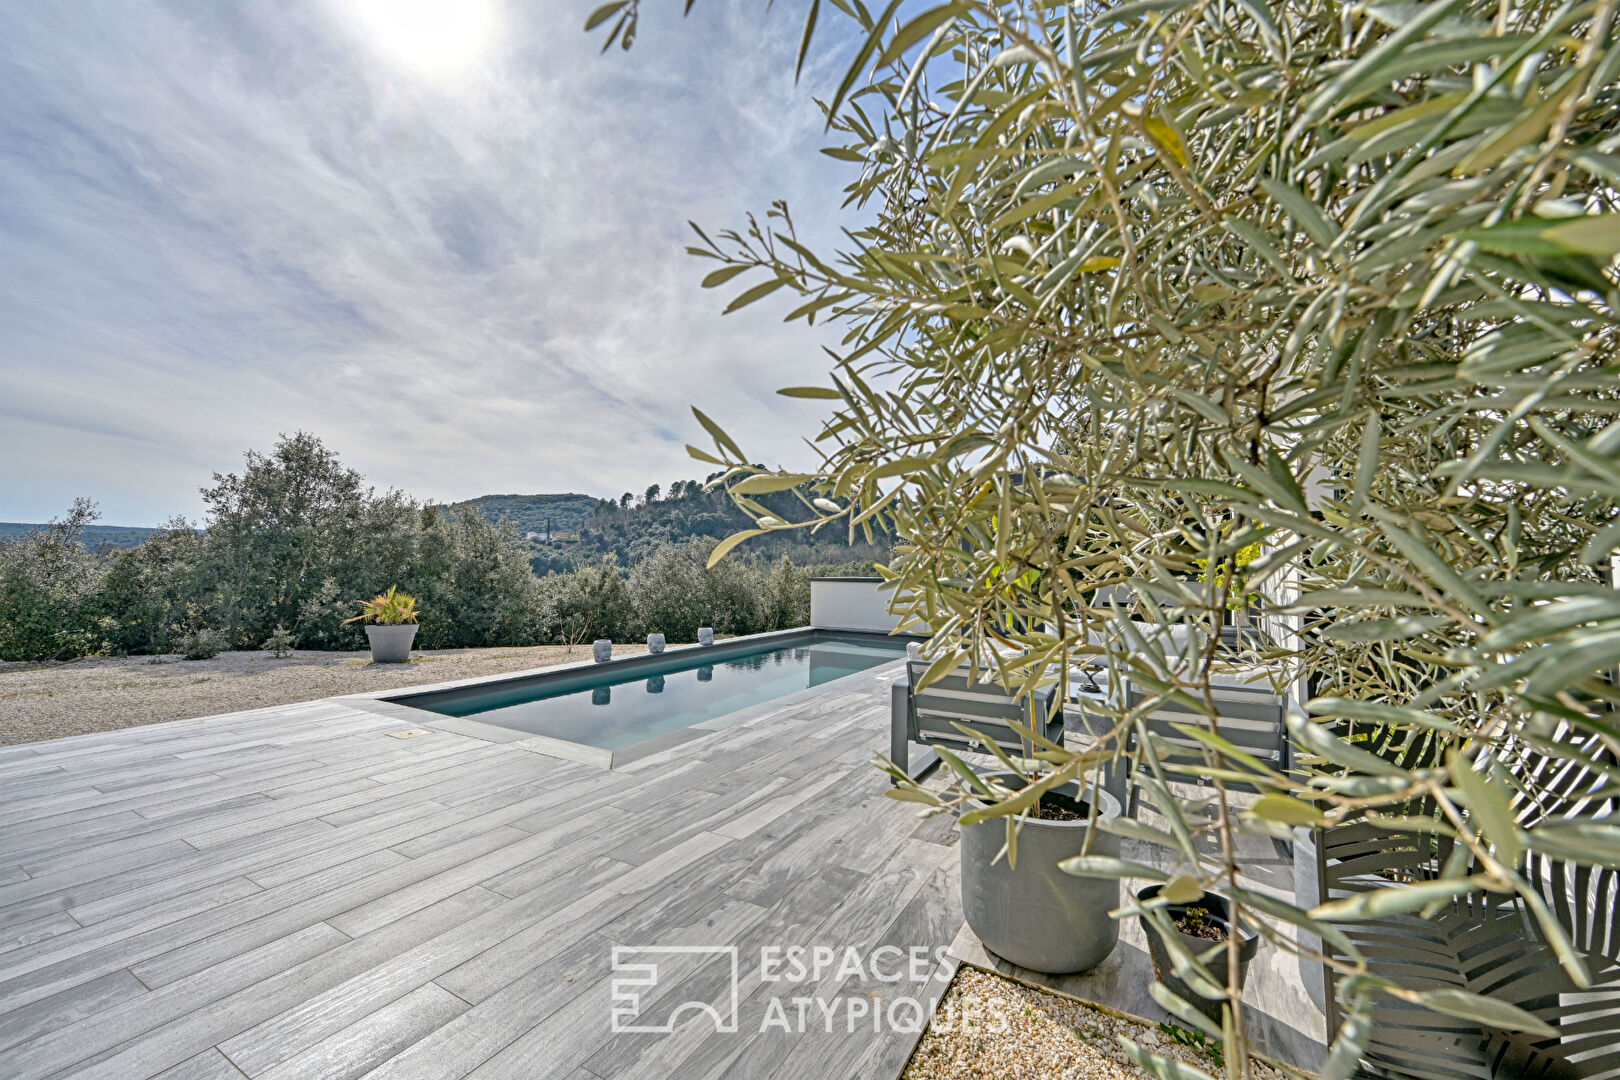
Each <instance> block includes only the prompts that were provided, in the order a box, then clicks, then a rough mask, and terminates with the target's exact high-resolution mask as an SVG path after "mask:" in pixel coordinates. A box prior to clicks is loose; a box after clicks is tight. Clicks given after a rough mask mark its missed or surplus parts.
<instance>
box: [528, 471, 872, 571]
mask: <svg viewBox="0 0 1620 1080" xmlns="http://www.w3.org/2000/svg"><path fill="white" fill-rule="evenodd" d="M757 501H758V502H760V503H762V504H763V505H764V506H765V507H766V508H767V509H770V510H772V511H774V512H776V513H777V515H778V516H780V517H782V518H783V519H785V520H793V519H798V518H801V517H802V516H803V507H802V506H801V505H800V504H799V503H798V501H797V500H796V499H795V498H794V496H793V493H792V492H779V493H777V494H774V495H764V496H759V497H758V498H757ZM599 506H600V509H599V510H598V512H597V513H596V514H595V515H594V516H592V517H590V518H589V519H587V520H586V521H584V522H583V523H582V524H581V525H580V530H579V535H578V537H577V539H572V538H571V539H565V540H559V541H553V542H551V543H546V542H545V541H543V540H532V541H529V548H530V558H529V563H530V565H531V566H533V567H534V571H535V573H537V574H541V575H544V574H546V573H549V572H552V571H566V570H572V569H574V568H576V567H579V566H582V565H585V564H589V563H595V562H599V561H600V560H601V558H602V556H604V555H613V556H615V557H616V558H617V560H618V562H619V565H621V566H624V567H631V566H635V565H636V564H637V563H639V562H641V561H642V560H643V559H645V558H647V557H648V556H649V555H651V554H652V553H653V552H654V551H656V550H658V549H659V548H660V547H663V546H665V545H667V544H683V543H686V542H687V541H689V540H722V539H724V538H725V537H727V536H730V535H731V534H732V533H734V532H738V531H740V530H742V529H749V528H753V527H754V523H753V522H752V521H751V520H750V519H749V518H748V515H746V514H744V513H743V512H742V511H741V510H739V509H737V507H736V506H735V505H733V504H732V502H731V500H730V499H729V498H728V497H727V496H726V494H725V492H723V491H720V490H718V489H715V490H712V491H705V490H704V489H703V482H702V481H699V480H677V481H676V482H675V483H673V484H671V485H670V486H669V488H668V489H667V490H666V489H664V488H662V487H660V486H658V485H654V486H653V487H651V488H648V489H647V491H646V492H644V493H643V494H642V495H639V496H633V495H631V494H629V493H626V494H625V495H624V496H622V497H621V498H620V499H619V500H618V501H617V502H615V501H612V500H605V501H604V502H602V503H601V504H599ZM737 555H738V556H741V557H743V558H751V559H757V560H761V561H769V562H775V561H777V560H779V559H782V558H788V559H791V560H792V561H793V562H794V563H795V564H796V565H798V566H803V567H812V568H814V567H821V566H832V565H843V564H848V563H854V562H860V563H867V564H870V563H871V562H873V561H880V562H881V561H887V559H888V557H889V548H888V545H887V544H877V545H872V544H867V543H864V542H862V543H858V544H855V545H853V546H852V545H850V544H849V542H848V533H847V532H845V531H843V530H842V529H839V530H836V531H824V532H820V533H811V532H810V531H809V530H807V529H793V530H787V531H782V532H776V533H772V534H770V535H768V536H756V537H754V538H752V539H751V540H748V541H745V542H744V543H743V544H742V546H740V547H739V548H737Z"/></svg>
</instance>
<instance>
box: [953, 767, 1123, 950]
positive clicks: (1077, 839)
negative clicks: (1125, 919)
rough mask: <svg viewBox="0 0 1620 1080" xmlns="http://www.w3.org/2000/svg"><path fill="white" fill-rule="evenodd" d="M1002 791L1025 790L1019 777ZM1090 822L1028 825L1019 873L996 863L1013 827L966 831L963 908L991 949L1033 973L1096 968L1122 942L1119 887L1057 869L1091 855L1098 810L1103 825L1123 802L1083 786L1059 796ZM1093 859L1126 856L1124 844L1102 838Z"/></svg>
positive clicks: (990, 825) (1006, 780) (1009, 776)
mask: <svg viewBox="0 0 1620 1080" xmlns="http://www.w3.org/2000/svg"><path fill="white" fill-rule="evenodd" d="M990 778H993V779H995V780H996V781H998V782H1000V783H1001V784H1003V785H1005V786H1007V787H1010V788H1018V787H1021V786H1023V781H1022V780H1021V779H1020V778H1019V777H1018V776H1017V775H1015V774H1013V773H997V774H994V776H993V777H990ZM1053 790H1054V792H1055V793H1056V794H1057V795H1059V796H1062V797H1066V798H1067V800H1069V805H1070V806H1071V807H1073V808H1075V809H1076V811H1077V812H1079V813H1080V814H1082V815H1083V816H1082V817H1081V818H1079V819H1077V820H1070V821H1055V820H1039V819H1037V820H1026V821H1025V822H1024V823H1023V825H1022V826H1021V827H1020V829H1019V833H1018V865H1017V866H1016V867H1014V866H1010V865H1008V862H1007V859H1006V857H1005V856H1002V858H1000V859H997V858H996V855H997V853H999V852H1000V851H1001V848H1002V845H1003V844H1004V843H1005V842H1006V838H1007V831H1006V823H1005V821H1004V820H1003V819H1001V818H991V819H990V820H988V821H982V822H980V823H979V824H977V825H970V826H968V827H967V828H965V829H963V830H962V908H963V914H964V915H965V916H966V917H967V923H968V925H969V926H970V927H972V928H973V932H974V933H975V934H977V935H978V936H979V940H980V941H981V942H983V943H984V946H985V948H987V949H989V950H990V951H991V952H993V953H995V954H996V955H997V956H999V957H1001V958H1002V959H1004V960H1010V961H1012V962H1013V963H1015V964H1017V965H1019V966H1020V967H1026V968H1029V969H1030V970H1031V971H1040V972H1045V973H1047V974H1053V975H1062V974H1069V973H1072V972H1077V971H1085V970H1087V969H1088V968H1093V967H1095V966H1097V965H1098V964H1100V963H1102V961H1103V960H1105V959H1107V957H1108V954H1109V953H1111V952H1113V951H1114V945H1115V944H1116V943H1117V942H1118V941H1119V924H1118V923H1117V922H1115V921H1114V920H1113V919H1112V918H1110V917H1109V914H1108V913H1109V911H1110V910H1112V909H1113V908H1116V907H1118V906H1119V882H1118V880H1115V879H1107V878H1082V877H1075V876H1074V875H1073V874H1066V873H1064V872H1063V871H1062V870H1060V869H1058V864H1059V863H1061V862H1062V861H1064V860H1065V859H1069V858H1073V857H1074V856H1076V855H1080V854H1083V853H1084V852H1085V851H1086V837H1087V835H1088V834H1089V833H1091V832H1092V828H1091V821H1090V816H1091V808H1090V804H1089V803H1088V801H1087V800H1091V799H1095V800H1097V816H1098V817H1099V818H1101V819H1107V818H1113V817H1118V816H1119V800H1117V799H1115V798H1114V797H1113V796H1112V795H1110V794H1108V793H1107V792H1105V791H1097V790H1095V789H1091V790H1086V791H1082V790H1081V789H1080V786H1079V785H1078V784H1065V785H1063V786H1061V787H1058V788H1055V789H1053ZM1090 852H1091V854H1093V855H1111V856H1116V857H1117V856H1118V855H1119V837H1118V836H1117V835H1115V834H1113V833H1106V832H1102V831H1101V830H1098V831H1097V832H1096V835H1095V836H1093V837H1092V840H1091V846H1090Z"/></svg>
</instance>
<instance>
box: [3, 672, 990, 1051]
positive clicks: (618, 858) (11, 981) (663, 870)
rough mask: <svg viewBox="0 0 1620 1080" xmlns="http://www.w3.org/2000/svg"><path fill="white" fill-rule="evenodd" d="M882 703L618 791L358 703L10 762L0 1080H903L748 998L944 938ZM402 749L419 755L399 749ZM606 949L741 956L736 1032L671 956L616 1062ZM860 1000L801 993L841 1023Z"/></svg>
mask: <svg viewBox="0 0 1620 1080" xmlns="http://www.w3.org/2000/svg"><path fill="white" fill-rule="evenodd" d="M887 677H892V674H890V675H889V676H887ZM885 678H886V676H885V675H884V674H883V673H881V672H873V673H868V674H865V675H861V676H856V677H853V678H850V679H847V680H845V681H843V682H840V683H838V684H836V685H835V686H832V687H828V688H824V689H823V690H822V692H820V693H816V694H811V695H801V696H799V697H797V698H794V699H789V700H788V701H787V702H786V703H785V704H783V705H780V706H778V707H775V708H771V709H759V710H755V711H754V713H753V714H752V715H751V716H749V717H747V718H745V719H744V721H743V722H742V723H739V724H736V725H734V726H730V727H727V728H725V729H723V730H720V731H716V732H715V733H713V734H711V735H707V736H705V737H703V738H700V739H698V740H696V741H692V742H688V743H686V744H684V745H680V746H676V747H673V748H672V749H670V750H668V751H666V752H664V753H661V754H657V755H654V756H651V757H647V758H644V759H641V760H638V761H635V762H633V763H631V764H629V765H625V766H622V767H620V768H616V769H613V770H612V771H607V770H604V769H602V768H600V767H598V766H595V765H591V764H587V763H583V762H573V761H565V760H560V759H557V758H553V757H549V756H546V755H544V754H540V753H536V752H534V750H533V748H530V747H525V746H520V745H517V744H515V743H511V742H505V743H502V742H489V741H485V740H482V739H479V738H476V737H472V736H469V735H467V734H464V733H459V732H455V731H450V730H445V729H444V728H442V727H441V726H439V725H438V724H437V723H436V719H437V718H435V717H433V716H431V715H429V714H424V713H411V714H403V713H400V712H399V711H398V710H397V709H389V708H387V707H382V708H379V707H378V706H377V705H376V704H375V703H371V702H365V701H357V700H350V699H336V700H329V701H322V702H312V703H306V704H300V705H292V706H287V707H284V708H274V709H264V710H259V711H256V712H250V713H237V714H232V715H228V716H221V717H214V718H210V719H205V720H191V721H181V722H177V723H170V724H161V725H156V726H152V727H138V728H131V729H127V730H123V731H116V732H107V733H102V734H96V735H87V736H82V737H79V738H73V739H64V740H59V741H56V742H51V743H39V744H33V745H25V746H13V747H8V748H5V749H4V750H0V1076H4V1077H5V1078H6V1080H42V1078H46V1077H67V1076H74V1077H106V1078H109V1080H139V1078H143V1077H156V1076H164V1077H176V1078H178V1077H197V1078H214V1077H241V1076H249V1077H255V1078H258V1077H265V1078H274V1080H284V1078H294V1077H297V1078H319V1080H334V1078H346V1077H360V1076H377V1077H399V1078H409V1080H426V1078H434V1077H440V1078H451V1077H463V1076H467V1077H477V1078H479V1080H488V1078H494V1077H506V1076H514V1077H517V1076H521V1077H525V1078H545V1077H568V1076H574V1077H578V1078H579V1080H589V1078H592V1077H606V1078H610V1080H617V1078H619V1077H626V1078H628V1077H649V1078H652V1077H665V1076H671V1075H676V1074H679V1075H681V1076H689V1077H696V1076H722V1075H732V1076H748V1077H764V1076H781V1077H789V1076H803V1075H810V1074H811V1073H812V1072H813V1073H815V1074H816V1075H818V1076H827V1075H840V1074H843V1075H857V1074H859V1075H866V1072H865V1067H864V1066H863V1065H861V1064H859V1062H861V1061H865V1060H868V1059H872V1058H874V1056H876V1057H883V1056H887V1058H889V1059H892V1060H897V1061H902V1062H903V1060H904V1058H905V1055H906V1053H907V1052H908V1051H909V1049H910V1044H911V1039H910V1038H909V1037H907V1036H904V1035H900V1034H895V1033H883V1034H873V1033H871V1032H870V1029H867V1030H866V1033H865V1034H863V1035H856V1036H852V1037H842V1038H835V1039H833V1040H832V1044H833V1045H832V1047H831V1050H830V1051H829V1047H828V1046H826V1045H823V1043H824V1042H825V1040H822V1041H816V1040H809V1039H806V1038H804V1037H801V1036H800V1035H798V1034H797V1033H792V1034H789V1033H784V1032H782V1031H781V1030H780V1029H779V1028H777V1027H774V1026H773V1027H772V1028H771V1029H770V1030H769V1031H768V1033H767V1034H766V1035H765V1036H763V1037H762V1036H760V1035H759V1034H758V1031H757V1028H758V1021H759V1020H760V1019H761V1017H762V1016H763V1015H764V1013H763V1008H762V1006H761V1004H760V1002H761V1001H763V1000H764V997H765V992H766V991H767V990H768V991H770V992H771V993H773V994H774V993H779V992H781V991H782V988H781V987H780V986H773V985H770V984H764V983H762V982H761V979H760V977H759V974H758V970H757V968H758V963H757V955H758V949H759V947H760V946H764V945H778V946H781V945H789V944H803V945H826V946H831V947H834V948H835V949H840V950H841V949H842V948H843V947H845V946H854V947H856V948H858V949H859V950H860V951H861V953H862V954H864V953H865V952H866V951H867V950H869V949H870V948H872V947H873V946H875V945H877V944H879V943H883V942H886V941H891V940H892V941H903V942H904V943H905V944H907V945H917V946H926V947H928V948H930V949H932V948H936V947H943V946H945V945H947V944H949V942H950V941H951V940H952V939H953V938H954V937H955V935H956V932H957V930H958V928H959V926H960V922H961V918H960V914H959V911H958V909H957V907H956V904H957V900H956V894H955V887H954V881H955V878H954V874H955V860H954V849H953V847H952V846H951V844H950V843H949V838H948V837H943V836H938V835H928V836H926V837H921V836H913V833H916V832H918V822H917V821H916V820H915V819H914V817H913V816H912V812H911V810H910V809H909V808H907V807H904V806H902V805H900V804H898V803H895V802H893V801H892V800H888V799H884V798H883V791H884V788H885V786H886V785H885V781H884V779H883V777H882V776H881V775H880V774H879V773H878V772H877V771H876V770H874V769H873V768H871V766H870V765H869V764H868V762H869V760H870V757H871V754H872V752H873V751H874V750H876V749H878V748H879V747H881V746H882V745H883V744H884V737H883V728H884V723H885V720H886V710H887V701H888V699H887V697H886V695H885V694H884V692H883V683H884V681H885ZM414 727H427V728H429V730H428V733H427V734H423V735H418V736H415V737H411V738H404V739H401V738H397V737H391V736H393V735H397V734H398V733H400V732H402V731H406V730H409V729H412V728H414ZM942 841H943V842H942ZM913 939H915V940H913ZM616 945H630V946H666V945H677V946H692V945H736V946H738V947H739V949H740V956H741V957H742V960H741V969H740V971H741V975H742V980H741V982H742V985H741V990H740V993H741V1001H740V1004H741V1006H742V1008H741V1010H740V1011H741V1012H742V1013H744V1014H745V1025H746V1021H747V1020H750V1019H751V1020H753V1021H754V1029H753V1031H752V1032H750V1030H749V1028H748V1027H746V1026H743V1027H742V1028H741V1030H740V1031H739V1032H737V1033H719V1032H716V1031H715V1030H714V1023H713V1021H711V1020H709V1019H708V1018H707V1017H705V1016H701V1015H695V1014H694V1013H693V1012H692V1011H690V1010H688V1011H687V1012H685V1013H675V1011H674V1007H675V1006H676V1005H677V1004H679V1003H681V1002H684V1001H687V1000H693V1001H707V1000H714V1001H716V1002H719V1001H721V1000H722V998H723V997H724V996H725V995H726V994H729V984H730V979H729V977H728V972H729V968H728V967H727V965H726V964H725V963H724V962H723V958H721V960H719V961H717V960H716V958H714V957H711V956H708V955H705V954H700V953H672V954H668V955H667V956H661V957H660V958H659V962H660V973H659V976H660V977H659V984H658V985H657V986H656V987H654V988H650V989H647V990H645V991H644V992H643V997H642V1000H641V1008H642V1018H641V1022H642V1023H644V1024H650V1023H666V1022H669V1021H671V1020H673V1024H672V1031H671V1032H670V1033H668V1034H653V1035H649V1034H635V1033H622V1034H617V1035H615V1034H614V1033H613V1032H612V1030H611V1029H610V1020H611V1010H612V1008H613V1005H614V999H613V986H612V981H613V979H612V967H611V955H612V952H613V949H614V947H615V946H616ZM750 955H752V956H753V957H755V959H754V960H753V961H752V962H750V960H749V957H750ZM851 978H852V977H850V976H847V975H846V976H842V977H840V976H837V975H835V974H832V973H828V974H827V975H826V977H824V978H823V979H822V980H821V981H820V982H819V983H814V984H806V985H805V986H803V987H802V988H800V989H799V990H797V991H794V992H796V993H800V994H802V995H804V996H806V997H813V996H819V997H821V998H823V999H828V1000H831V999H832V998H834V997H835V996H836V995H837V994H838V993H839V991H840V989H841V987H843V985H844V984H845V983H846V982H850V981H851ZM916 989H917V991H918V992H921V991H922V990H923V989H925V986H923V985H919V986H918V987H917V988H916ZM932 989H933V992H934V993H935V994H936V995H937V992H938V986H937V985H936V986H934V987H932ZM672 1014H674V1015H673V1016H672ZM812 1016H814V1014H812ZM897 1068H898V1066H896V1070H893V1071H897Z"/></svg>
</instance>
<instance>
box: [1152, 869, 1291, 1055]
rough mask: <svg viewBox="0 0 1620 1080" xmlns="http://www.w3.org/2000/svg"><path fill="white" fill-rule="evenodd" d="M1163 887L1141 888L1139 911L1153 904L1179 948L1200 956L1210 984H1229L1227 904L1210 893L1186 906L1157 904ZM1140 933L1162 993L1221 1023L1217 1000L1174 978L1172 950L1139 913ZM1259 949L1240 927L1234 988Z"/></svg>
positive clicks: (1256, 937) (1255, 939)
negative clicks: (1161, 987) (1162, 990)
mask: <svg viewBox="0 0 1620 1080" xmlns="http://www.w3.org/2000/svg"><path fill="white" fill-rule="evenodd" d="M1162 888H1163V886H1161V885H1149V886H1148V887H1147V888H1145V889H1142V890H1139V891H1138V892H1137V894H1136V899H1137V901H1138V903H1140V904H1141V905H1142V906H1143V907H1148V906H1149V904H1150V901H1157V905H1156V906H1161V907H1162V909H1163V911H1164V914H1165V917H1166V918H1167V919H1168V920H1169V923H1170V925H1171V927H1173V928H1174V933H1175V935H1176V940H1177V942H1178V943H1179V945H1180V946H1181V947H1182V948H1183V949H1186V950H1187V951H1188V952H1189V953H1191V954H1192V955H1194V956H1196V957H1198V958H1199V959H1200V960H1201V961H1202V962H1203V965H1204V968H1205V969H1206V970H1207V971H1208V972H1209V974H1210V976H1211V977H1212V981H1213V982H1214V983H1215V985H1217V986H1222V987H1224V986H1225V985H1226V984H1227V977H1228V972H1229V971H1230V970H1231V969H1230V968H1229V967H1228V966H1227V964H1228V960H1229V958H1230V957H1231V949H1230V947H1229V944H1228V942H1229V940H1230V937H1231V933H1232V918H1231V911H1230V909H1229V908H1228V907H1227V905H1226V900H1225V899H1223V898H1222V897H1219V896H1215V895H1214V894H1212V893H1205V894H1204V895H1203V896H1200V897H1199V898H1198V899H1196V900H1188V901H1186V902H1185V903H1173V902H1166V901H1162V900H1159V899H1158V897H1159V892H1160V890H1161V889H1162ZM1137 918H1138V919H1139V920H1140V921H1141V924H1142V931H1143V933H1145V934H1146V935H1147V942H1148V956H1149V957H1150V958H1151V959H1152V961H1153V977H1154V978H1155V979H1157V980H1158V981H1159V982H1160V983H1162V984H1163V985H1164V988H1165V989H1166V990H1169V991H1170V992H1171V993H1172V994H1175V995H1176V996H1177V997H1179V998H1181V1000H1183V1001H1185V1002H1187V1003H1188V1004H1189V1005H1191V1006H1192V1007H1193V1008H1195V1009H1197V1010H1198V1011H1199V1012H1201V1013H1203V1014H1204V1015H1205V1016H1207V1017H1209V1018H1210V1019H1211V1020H1213V1021H1214V1022H1215V1023H1217V1024H1219V1023H1220V1022H1221V1004H1222V1003H1221V1002H1220V1001H1215V1000H1211V999H1209V998H1207V997H1204V996H1203V995H1201V994H1199V993H1198V992H1197V991H1195V990H1194V989H1193V988H1192V987H1190V986H1188V985H1187V984H1186V982H1184V981H1183V980H1182V979H1180V978H1178V977H1177V976H1176V973H1175V963H1176V961H1175V957H1174V956H1173V955H1172V953H1171V951H1170V947H1169V946H1168V945H1166V944H1165V940H1164V934H1163V932H1162V931H1161V929H1160V927H1159V925H1158V922H1157V920H1155V919H1152V918H1149V917H1147V916H1145V915H1138V916H1137ZM1259 947H1260V937H1259V935H1258V934H1256V933H1255V932H1254V931H1253V930H1250V929H1249V928H1248V927H1245V926H1240V927H1239V928H1238V985H1239V986H1241V985H1243V980H1244V978H1245V977H1246V976H1247V974H1248V966H1249V961H1251V960H1253V959H1254V954H1255V951H1256V950H1257V949H1259Z"/></svg>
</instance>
